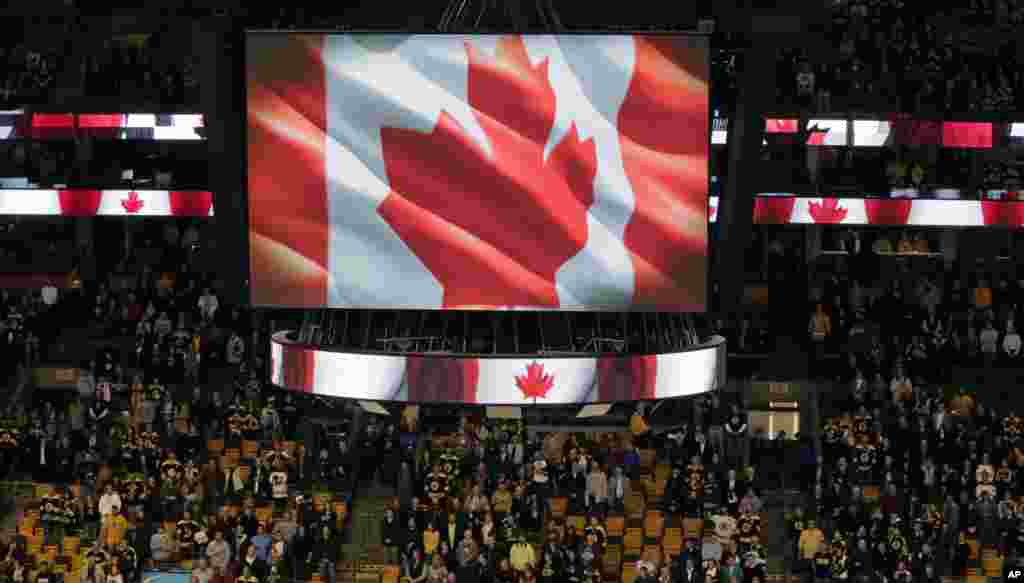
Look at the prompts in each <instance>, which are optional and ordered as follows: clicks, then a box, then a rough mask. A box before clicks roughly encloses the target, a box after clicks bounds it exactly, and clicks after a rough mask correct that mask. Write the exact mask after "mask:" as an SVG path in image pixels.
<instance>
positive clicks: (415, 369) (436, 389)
mask: <svg viewBox="0 0 1024 583" xmlns="http://www.w3.org/2000/svg"><path fill="white" fill-rule="evenodd" d="M405 374H406V383H407V386H408V389H409V397H408V399H409V401H413V402H431V401H439V402H458V401H462V402H466V403H475V402H476V398H477V397H476V386H477V383H478V382H479V378H480V363H479V362H478V361H477V359H475V358H446V357H425V356H410V357H408V358H407V359H406V365H405Z"/></svg>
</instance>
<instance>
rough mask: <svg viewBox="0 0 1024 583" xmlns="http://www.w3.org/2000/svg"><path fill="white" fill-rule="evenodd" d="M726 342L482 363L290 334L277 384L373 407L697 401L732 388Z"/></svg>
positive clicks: (278, 351) (274, 359)
mask: <svg viewBox="0 0 1024 583" xmlns="http://www.w3.org/2000/svg"><path fill="white" fill-rule="evenodd" d="M725 354H726V349H725V340H724V339H721V338H716V339H714V340H713V341H710V342H708V343H707V344H705V345H702V346H699V347H695V348H693V349H692V350H689V351H686V352H672V353H666V354H649V355H648V354H645V355H637V356H602V357H573V358H569V357H563V358H558V357H543V356H541V357H533V358H523V357H514V358H500V357H496V358H478V357H475V356H436V355H429V356H423V355H412V356H404V355H396V354H358V353H344V352H330V351H322V350H317V349H316V348H315V347H310V346H303V345H300V344H295V343H292V342H289V341H288V340H287V339H286V338H284V337H283V334H282V333H279V334H277V335H275V336H274V338H273V339H272V341H271V346H270V361H271V367H270V370H271V373H270V376H271V379H270V380H271V382H272V383H274V384H275V385H278V386H280V387H283V388H286V389H289V390H293V391H300V392H304V393H315V394H318V395H325V396H329V397H341V398H346V399H362V400H368V401H408V402H423V403H433V402H459V403H478V404H488V405H555V404H568V403H590V402H610V401H635V400H638V399H666V398H673V397H684V396H688V395H696V394H699V393H705V392H708V391H712V390H715V389H717V388H719V387H720V386H721V385H722V384H723V383H724V382H725Z"/></svg>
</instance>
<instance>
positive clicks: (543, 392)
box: [516, 362, 555, 399]
mask: <svg viewBox="0 0 1024 583" xmlns="http://www.w3.org/2000/svg"><path fill="white" fill-rule="evenodd" d="M516 386H517V387H519V390H520V391H522V392H523V397H524V398H526V399H536V398H538V397H539V398H542V399H543V398H546V397H547V396H548V391H550V390H551V388H552V387H553V386H555V377H553V376H551V375H549V374H544V365H543V364H537V362H533V363H532V364H528V365H526V376H520V375H516Z"/></svg>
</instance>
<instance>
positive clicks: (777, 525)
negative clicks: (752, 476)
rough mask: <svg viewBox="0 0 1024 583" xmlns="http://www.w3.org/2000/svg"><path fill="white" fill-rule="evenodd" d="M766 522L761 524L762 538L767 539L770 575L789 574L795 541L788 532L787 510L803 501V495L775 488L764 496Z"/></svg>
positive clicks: (766, 549)
mask: <svg viewBox="0 0 1024 583" xmlns="http://www.w3.org/2000/svg"><path fill="white" fill-rule="evenodd" d="M762 499H763V501H764V511H765V514H766V515H767V517H766V518H767V520H766V523H765V524H763V525H761V528H762V532H761V535H762V536H761V540H763V541H765V551H766V552H767V554H768V573H769V574H770V575H783V574H787V575H788V574H789V573H790V571H791V570H792V565H791V562H792V561H791V558H790V557H791V556H792V554H793V551H792V548H793V547H792V545H793V541H792V540H790V538H789V533H788V532H786V512H789V511H791V510H792V509H793V508H795V507H796V506H797V505H798V504H800V502H801V495H800V494H799V493H794V492H792V491H789V492H785V491H781V490H774V491H770V492H765V493H764V496H763V498H762Z"/></svg>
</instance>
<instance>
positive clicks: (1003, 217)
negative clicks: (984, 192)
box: [981, 200, 1024, 227]
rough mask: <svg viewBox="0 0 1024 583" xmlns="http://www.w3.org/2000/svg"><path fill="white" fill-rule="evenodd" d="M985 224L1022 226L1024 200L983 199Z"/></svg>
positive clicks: (1023, 221)
mask: <svg viewBox="0 0 1024 583" xmlns="http://www.w3.org/2000/svg"><path fill="white" fill-rule="evenodd" d="M981 214H982V217H983V218H984V220H985V226H987V227H989V226H998V227H1020V226H1022V225H1024V202H1007V201H991V200H983V201H981Z"/></svg>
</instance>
